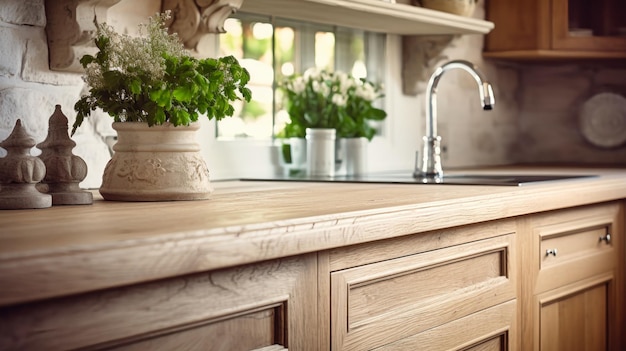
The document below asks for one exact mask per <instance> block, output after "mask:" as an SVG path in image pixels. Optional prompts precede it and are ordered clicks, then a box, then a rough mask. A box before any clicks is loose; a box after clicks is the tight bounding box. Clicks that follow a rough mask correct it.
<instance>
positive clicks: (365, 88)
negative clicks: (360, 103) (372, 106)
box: [354, 82, 378, 101]
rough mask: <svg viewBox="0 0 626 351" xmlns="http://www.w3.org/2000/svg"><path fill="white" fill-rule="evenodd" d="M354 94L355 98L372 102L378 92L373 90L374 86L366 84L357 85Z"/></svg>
mask: <svg viewBox="0 0 626 351" xmlns="http://www.w3.org/2000/svg"><path fill="white" fill-rule="evenodd" d="M354 94H355V95H356V96H357V97H359V98H361V99H363V100H366V101H374V99H376V98H377V97H378V92H377V91H376V88H374V86H373V85H372V84H370V83H368V82H366V83H364V84H362V85H359V86H358V87H357V89H356V91H355V92H354Z"/></svg>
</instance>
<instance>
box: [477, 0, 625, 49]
mask: <svg viewBox="0 0 626 351" xmlns="http://www.w3.org/2000/svg"><path fill="white" fill-rule="evenodd" d="M625 14H626V2H624V1H621V0H600V1H585V0H545V1H544V0H530V1H529V0H507V1H504V0H488V1H487V2H486V16H487V19H488V20H490V21H492V22H494V23H495V26H496V27H495V29H494V30H493V31H492V32H491V33H489V34H488V35H487V37H486V42H485V53H484V55H485V56H486V57H492V58H501V59H604V58H613V59H618V58H626V16H625Z"/></svg>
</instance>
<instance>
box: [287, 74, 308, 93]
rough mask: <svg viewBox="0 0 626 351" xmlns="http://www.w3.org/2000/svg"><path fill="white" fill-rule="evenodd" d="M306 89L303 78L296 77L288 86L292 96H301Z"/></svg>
mask: <svg viewBox="0 0 626 351" xmlns="http://www.w3.org/2000/svg"><path fill="white" fill-rule="evenodd" d="M304 89H306V83H305V81H304V78H302V77H298V78H296V79H295V80H294V81H293V82H291V85H290V86H289V90H291V91H292V92H293V93H294V94H302V93H303V92H304Z"/></svg>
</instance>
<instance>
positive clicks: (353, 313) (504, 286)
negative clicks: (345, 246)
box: [331, 234, 515, 350]
mask: <svg viewBox="0 0 626 351" xmlns="http://www.w3.org/2000/svg"><path fill="white" fill-rule="evenodd" d="M514 240H515V239H514V235H513V234H509V235H503V236H499V237H494V238H490V239H485V240H480V241H476V242H472V243H468V244H463V245H457V246H452V247H447V248H444V249H439V250H434V251H429V252H425V253H420V254H416V255H411V256H406V257H401V258H396V259H393V260H388V261H383V262H378V263H373V264H369V265H364V266H360V267H355V268H350V269H345V270H341V271H336V272H333V273H331V291H332V293H331V314H332V319H331V330H332V335H331V341H332V342H331V343H332V345H333V348H332V349H333V350H363V349H371V348H375V347H380V346H382V345H386V344H388V343H390V342H394V341H397V340H400V339H403V338H406V337H408V336H410V335H414V334H417V333H420V332H423V331H425V330H428V329H430V328H433V327H436V326H439V325H442V324H445V323H448V322H450V321H452V320H455V319H458V318H461V317H464V316H467V315H470V314H472V313H475V312H478V311H480V310H483V309H485V308H489V307H492V306H495V305H497V304H500V303H503V302H506V301H509V300H512V299H514V298H515V269H513V268H512V262H515V259H514V257H515V250H514V246H515V243H514Z"/></svg>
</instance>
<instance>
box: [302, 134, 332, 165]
mask: <svg viewBox="0 0 626 351" xmlns="http://www.w3.org/2000/svg"><path fill="white" fill-rule="evenodd" d="M335 134H336V131H335V129H333V128H307V129H306V141H307V145H306V151H307V152H306V153H307V157H306V158H307V173H308V174H309V175H310V176H319V177H333V176H334V175H335Z"/></svg>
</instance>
